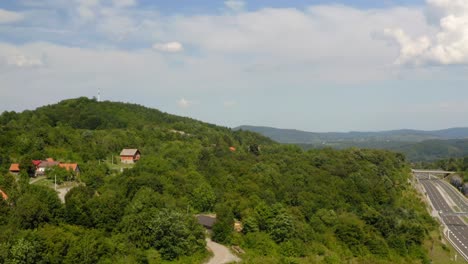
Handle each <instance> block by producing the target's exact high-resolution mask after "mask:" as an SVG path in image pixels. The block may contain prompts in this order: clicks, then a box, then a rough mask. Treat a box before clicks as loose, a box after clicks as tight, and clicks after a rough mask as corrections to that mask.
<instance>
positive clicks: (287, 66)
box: [0, 0, 468, 132]
mask: <svg viewBox="0 0 468 264" xmlns="http://www.w3.org/2000/svg"><path fill="white" fill-rule="evenodd" d="M376 2H379V3H376ZM467 64H468V2H467V1H453V0H427V1H422V0H411V1H402V0H399V1H371V0H354V1H344V0H340V1H329V0H320V1H304V0H292V1H280V0H273V1H266V0H258V1H248V0H247V1H241V0H227V1H208V0H201V1H196V2H195V1H188V0H180V1H150V0H75V1H69V0H34V1H33V0H18V1H2V2H0V112H2V111H5V110H8V111H10V110H15V111H21V110H24V109H34V108H36V107H38V106H42V105H45V104H51V103H55V102H58V101H59V100H62V99H66V98H72V97H79V96H87V97H93V96H97V91H98V89H100V90H101V93H102V98H103V99H104V100H111V101H124V102H132V103H137V104H142V105H145V106H148V107H152V108H157V109H160V110H162V111H165V112H169V113H173V114H177V115H183V116H190V117H193V118H196V119H199V120H202V121H206V122H210V123H215V124H219V125H224V126H229V127H236V126H240V125H256V126H271V127H278V128H291V129H299V130H304V131H314V132H326V131H382V130H393V129H402V128H408V129H424V130H435V129H443V128H449V127H466V126H468V120H467V118H466V116H468V89H466V87H467V85H468V67H467Z"/></svg>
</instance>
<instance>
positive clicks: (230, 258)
mask: <svg viewBox="0 0 468 264" xmlns="http://www.w3.org/2000/svg"><path fill="white" fill-rule="evenodd" d="M206 246H207V247H208V249H209V250H211V251H212V252H213V257H212V258H211V259H210V261H208V262H207V263H206V264H226V263H233V262H240V261H241V260H240V258H238V257H237V256H235V255H234V254H232V253H231V251H229V249H228V248H227V247H225V246H223V245H221V244H218V243H216V242H213V241H211V239H210V238H207V239H206Z"/></svg>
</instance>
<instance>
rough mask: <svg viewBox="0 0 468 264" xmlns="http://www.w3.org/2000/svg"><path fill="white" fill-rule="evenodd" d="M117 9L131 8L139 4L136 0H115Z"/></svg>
mask: <svg viewBox="0 0 468 264" xmlns="http://www.w3.org/2000/svg"><path fill="white" fill-rule="evenodd" d="M112 2H113V3H114V6H115V7H130V6H135V5H136V4H137V1H136V0H113V1H112Z"/></svg>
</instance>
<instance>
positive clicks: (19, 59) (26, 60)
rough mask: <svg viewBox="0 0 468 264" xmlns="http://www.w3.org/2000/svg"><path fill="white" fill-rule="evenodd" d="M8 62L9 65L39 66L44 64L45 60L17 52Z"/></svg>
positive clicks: (22, 66)
mask: <svg viewBox="0 0 468 264" xmlns="http://www.w3.org/2000/svg"><path fill="white" fill-rule="evenodd" d="M7 63H8V64H9V65H12V66H17V67H20V68H27V67H39V66H43V65H44V62H43V61H42V60H41V59H37V58H31V57H28V56H26V55H24V54H17V55H15V56H11V57H10V58H8V59H7Z"/></svg>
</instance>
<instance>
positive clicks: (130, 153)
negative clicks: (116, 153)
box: [120, 149, 140, 156]
mask: <svg viewBox="0 0 468 264" xmlns="http://www.w3.org/2000/svg"><path fill="white" fill-rule="evenodd" d="M138 152H140V151H139V150H138V149H123V150H122V152H120V156H135V155H136V154H137V153H138Z"/></svg>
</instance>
